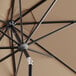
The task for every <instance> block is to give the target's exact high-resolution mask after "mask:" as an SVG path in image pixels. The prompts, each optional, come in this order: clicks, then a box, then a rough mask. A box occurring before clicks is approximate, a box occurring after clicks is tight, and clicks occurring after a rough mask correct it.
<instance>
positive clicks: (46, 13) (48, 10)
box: [25, 0, 57, 43]
mask: <svg viewBox="0 0 76 76" xmlns="http://www.w3.org/2000/svg"><path fill="white" fill-rule="evenodd" d="M56 2H57V0H54V1H53V2H52V4H51V5H50V6H49V8H48V9H47V10H46V12H45V13H44V15H43V16H42V18H41V19H40V21H39V23H38V24H37V26H36V27H35V28H34V30H33V31H32V32H31V33H30V35H29V37H28V39H27V40H26V41H25V43H28V41H29V40H30V38H31V37H32V35H33V34H34V33H35V32H36V31H37V29H38V28H39V27H40V25H41V24H42V22H43V21H44V20H45V18H46V17H47V15H48V14H49V12H50V11H51V10H52V8H53V6H54V5H55V3H56Z"/></svg>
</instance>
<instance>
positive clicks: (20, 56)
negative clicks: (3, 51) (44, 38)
mask: <svg viewBox="0 0 76 76" xmlns="http://www.w3.org/2000/svg"><path fill="white" fill-rule="evenodd" d="M22 55H23V52H21V54H20V57H19V61H18V65H17V70H16V72H15V76H17V73H18V70H19V67H20V63H21V59H22Z"/></svg>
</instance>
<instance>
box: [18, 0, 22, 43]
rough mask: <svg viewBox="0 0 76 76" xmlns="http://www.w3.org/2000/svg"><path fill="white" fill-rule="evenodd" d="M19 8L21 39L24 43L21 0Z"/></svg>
mask: <svg viewBox="0 0 76 76" xmlns="http://www.w3.org/2000/svg"><path fill="white" fill-rule="evenodd" d="M19 8H20V9H19V10H20V27H21V40H22V42H21V43H23V26H22V2H21V0H19Z"/></svg>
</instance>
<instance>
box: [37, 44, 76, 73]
mask: <svg viewBox="0 0 76 76" xmlns="http://www.w3.org/2000/svg"><path fill="white" fill-rule="evenodd" d="M36 44H37V45H38V46H39V47H40V48H42V49H43V51H45V52H46V53H48V54H49V55H51V56H52V57H54V58H55V59H56V60H58V61H59V62H60V63H62V64H63V65H64V66H66V67H67V68H68V69H70V70H71V71H72V72H74V73H76V71H75V70H74V69H72V68H71V67H70V66H69V65H67V64H66V63H64V62H63V61H62V60H61V59H59V58H58V57H56V56H55V55H54V54H53V53H51V52H50V51H48V50H47V49H46V48H44V47H43V46H41V45H40V44H38V43H36Z"/></svg>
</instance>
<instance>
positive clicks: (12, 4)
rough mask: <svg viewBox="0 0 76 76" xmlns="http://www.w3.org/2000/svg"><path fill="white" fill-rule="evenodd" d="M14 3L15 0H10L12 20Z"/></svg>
mask: <svg viewBox="0 0 76 76" xmlns="http://www.w3.org/2000/svg"><path fill="white" fill-rule="evenodd" d="M14 5H15V0H12V1H11V18H10V19H11V20H12V18H13V13H14Z"/></svg>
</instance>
